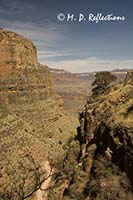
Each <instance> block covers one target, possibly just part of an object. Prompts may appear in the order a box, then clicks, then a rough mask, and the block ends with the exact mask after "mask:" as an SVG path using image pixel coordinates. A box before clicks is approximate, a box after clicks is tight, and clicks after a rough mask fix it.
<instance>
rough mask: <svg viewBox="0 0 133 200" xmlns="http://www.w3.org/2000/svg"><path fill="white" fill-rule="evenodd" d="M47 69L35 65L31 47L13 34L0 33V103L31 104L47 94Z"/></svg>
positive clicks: (34, 56) (35, 61) (33, 52)
mask: <svg viewBox="0 0 133 200" xmlns="http://www.w3.org/2000/svg"><path fill="white" fill-rule="evenodd" d="M51 93H52V88H51V78H50V72H49V69H48V67H46V66H42V65H40V64H39V63H38V60H37V53H36V47H35V46H34V44H33V43H32V42H31V41H30V40H28V39H25V38H24V37H22V36H19V35H17V34H16V33H13V32H10V31H5V30H0V101H1V104H3V105H2V106H6V104H23V103H33V102H36V101H39V100H43V99H45V98H46V97H47V96H49V95H51Z"/></svg>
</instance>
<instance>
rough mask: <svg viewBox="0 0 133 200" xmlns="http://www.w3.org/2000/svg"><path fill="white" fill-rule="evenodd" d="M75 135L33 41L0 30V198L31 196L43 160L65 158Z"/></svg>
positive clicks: (17, 199)
mask: <svg viewBox="0 0 133 200" xmlns="http://www.w3.org/2000/svg"><path fill="white" fill-rule="evenodd" d="M74 131H75V127H74V126H73V124H72V122H71V116H70V119H69V117H68V116H67V114H66V113H65V112H64V108H63V100H62V98H61V97H60V96H58V95H57V94H55V93H54V92H53V89H52V84H51V78H50V72H49V69H48V67H47V66H43V65H40V64H39V63H38V60H37V55H36V48H35V46H34V45H33V43H32V42H31V41H30V40H28V39H25V38H24V37H22V36H19V35H17V34H16V33H13V32H10V31H6V30H1V29H0V152H1V154H0V166H1V167H0V199H1V200H5V199H7V198H8V199H12V200H20V199H24V198H25V197H26V196H30V195H31V194H32V193H34V191H36V189H37V188H38V187H39V184H40V182H41V181H42V180H44V179H45V178H46V177H45V176H46V174H45V172H44V171H45V169H44V168H45V167H44V163H45V161H47V160H49V162H50V161H51V160H52V161H53V163H56V162H57V161H58V160H60V159H64V156H65V153H66V149H65V148H64V146H65V145H66V143H67V142H68V139H69V137H70V135H74Z"/></svg>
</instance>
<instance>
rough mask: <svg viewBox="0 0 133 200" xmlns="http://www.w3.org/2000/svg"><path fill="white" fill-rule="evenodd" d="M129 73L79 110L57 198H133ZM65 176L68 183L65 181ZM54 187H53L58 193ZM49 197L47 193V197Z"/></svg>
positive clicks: (132, 99)
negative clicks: (77, 124)
mask: <svg viewBox="0 0 133 200" xmlns="http://www.w3.org/2000/svg"><path fill="white" fill-rule="evenodd" d="M131 74H132V73H131V72H130V73H128V74H127V78H126V81H124V84H120V85H118V86H117V87H112V88H111V89H110V91H107V92H106V93H105V94H103V95H100V96H99V97H96V98H92V97H90V98H89V99H88V101H87V103H86V105H85V107H84V110H83V112H81V113H80V115H79V121H80V126H79V127H78V129H77V136H76V138H75V140H73V141H72V142H71V143H70V147H69V149H68V153H67V156H66V159H65V161H64V165H63V167H62V171H63V173H62V174H63V175H62V174H61V175H60V176H59V177H58V180H60V179H61V178H62V177H63V178H64V180H63V181H62V187H61V186H60V187H59V189H60V188H62V196H61V197H60V199H63V200H70V199H74V200H79V199H80V200H81V199H82V200H93V199H97V200H99V199H111V200H112V199H114V200H117V199H122V200H124V199H125V198H126V199H128V200H131V199H132V198H133V195H132V192H133V191H132V185H133V173H132V171H133V85H132V76H131ZM125 82H126V84H125ZM66 180H67V185H66V184H65V185H64V184H63V183H64V182H66ZM59 182H60V184H61V181H59ZM63 186H64V187H63ZM57 188H58V187H57ZM57 188H56V187H55V189H54V191H55V192H57V194H58V189H57ZM59 191H60V190H59ZM55 196H56V195H55ZM57 197H58V195H57ZM52 198H53V196H52V195H50V197H49V199H50V200H51V199H52ZM54 198H55V197H54ZM54 198H53V199H54ZM55 199H56V198H55Z"/></svg>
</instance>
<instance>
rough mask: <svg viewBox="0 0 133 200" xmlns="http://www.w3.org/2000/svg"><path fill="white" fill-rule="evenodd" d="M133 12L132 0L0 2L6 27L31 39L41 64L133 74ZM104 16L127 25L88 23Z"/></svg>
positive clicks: (1, 23) (0, 21)
mask: <svg viewBox="0 0 133 200" xmlns="http://www.w3.org/2000/svg"><path fill="white" fill-rule="evenodd" d="M132 10H133V1H132V0H0V27H1V28H5V29H8V30H11V31H15V32H16V33H18V34H21V35H23V36H25V37H27V38H29V39H31V40H32V41H33V42H34V44H35V45H36V46H37V52H38V59H39V62H40V63H42V64H45V65H48V66H49V67H51V68H58V69H65V70H68V71H71V72H76V73H77V72H93V71H101V70H113V69H129V68H130V69H133V12H132ZM60 13H61V14H60ZM98 13H101V14H102V15H103V16H107V15H112V16H117V17H118V16H119V17H124V20H123V21H122V20H119V21H117V20H114V21H104V20H103V21H99V22H98V23H96V21H95V20H94V19H95V18H91V20H90V21H89V20H88V19H90V18H89V17H90V14H93V16H97V15H98ZM72 15H74V18H76V20H74V18H73V20H70V18H68V16H72ZM81 16H82V17H83V16H84V19H86V20H84V19H82V20H81V18H80V17H81ZM71 19H72V18H71ZM79 20H81V21H79ZM92 20H93V21H92Z"/></svg>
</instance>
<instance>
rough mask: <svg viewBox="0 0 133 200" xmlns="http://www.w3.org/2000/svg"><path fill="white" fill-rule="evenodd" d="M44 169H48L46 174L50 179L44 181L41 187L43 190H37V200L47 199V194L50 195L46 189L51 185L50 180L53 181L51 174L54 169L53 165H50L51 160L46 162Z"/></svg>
mask: <svg viewBox="0 0 133 200" xmlns="http://www.w3.org/2000/svg"><path fill="white" fill-rule="evenodd" d="M44 169H45V170H46V176H47V177H48V179H46V180H45V181H44V182H43V183H42V185H41V189H42V190H40V189H39V190H38V191H37V192H36V200H46V199H47V196H48V191H47V190H46V189H47V188H48V187H49V185H50V181H51V176H50V175H51V174H52V173H53V172H52V171H51V167H50V164H49V162H48V161H46V162H45V163H44ZM43 190H45V191H43Z"/></svg>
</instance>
